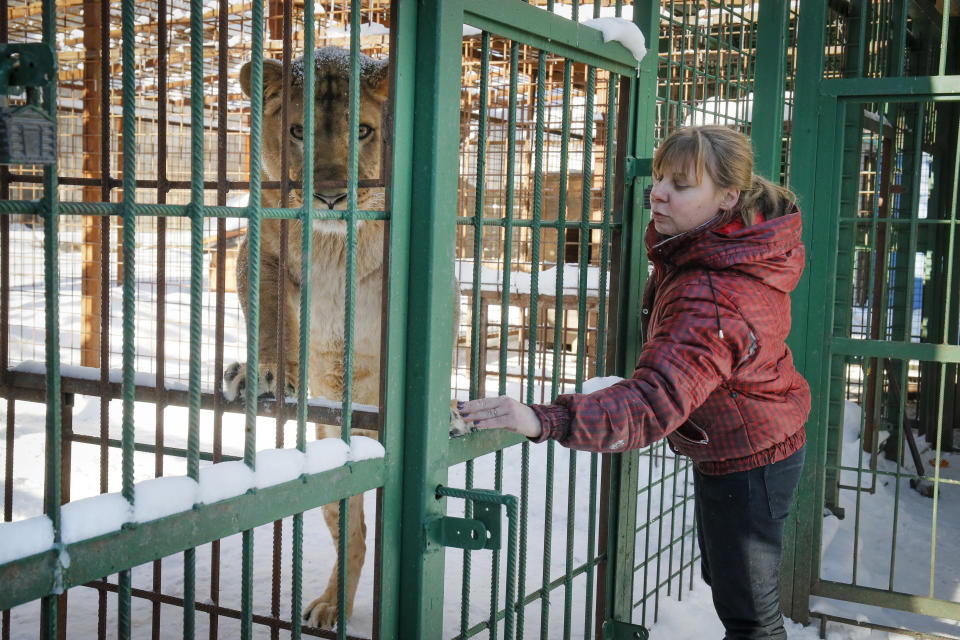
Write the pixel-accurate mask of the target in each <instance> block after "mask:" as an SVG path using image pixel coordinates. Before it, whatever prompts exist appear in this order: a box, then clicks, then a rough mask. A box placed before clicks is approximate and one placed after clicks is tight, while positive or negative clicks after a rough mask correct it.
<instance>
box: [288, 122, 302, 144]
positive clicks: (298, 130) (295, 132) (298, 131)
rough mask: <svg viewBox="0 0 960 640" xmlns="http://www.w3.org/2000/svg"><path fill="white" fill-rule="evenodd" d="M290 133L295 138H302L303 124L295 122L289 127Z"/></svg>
mask: <svg viewBox="0 0 960 640" xmlns="http://www.w3.org/2000/svg"><path fill="white" fill-rule="evenodd" d="M290 135H292V136H293V137H294V138H296V139H297V140H303V125H299V124H295V125H293V126H292V127H290Z"/></svg>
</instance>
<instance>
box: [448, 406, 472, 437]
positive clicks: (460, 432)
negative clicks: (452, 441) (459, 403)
mask: <svg viewBox="0 0 960 640" xmlns="http://www.w3.org/2000/svg"><path fill="white" fill-rule="evenodd" d="M471 431H474V429H473V427H471V426H470V425H468V424H467V423H466V422H465V421H464V419H463V418H462V417H461V416H460V412H459V411H457V408H456V406H451V407H450V437H451V438H457V437H459V436H465V435H467V434H468V433H470V432H471Z"/></svg>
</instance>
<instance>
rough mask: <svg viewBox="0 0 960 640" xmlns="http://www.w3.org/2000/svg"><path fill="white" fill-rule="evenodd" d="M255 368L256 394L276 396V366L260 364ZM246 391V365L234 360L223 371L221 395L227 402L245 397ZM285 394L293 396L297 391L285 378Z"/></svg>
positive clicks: (288, 379)
mask: <svg viewBox="0 0 960 640" xmlns="http://www.w3.org/2000/svg"><path fill="white" fill-rule="evenodd" d="M257 369H258V370H259V372H260V375H259V383H258V385H257V390H258V395H259V396H260V397H261V398H262V397H264V396H273V397H276V396H277V375H276V373H274V371H275V370H276V367H275V366H273V365H269V364H262V365H260V366H259V367H257ZM246 392H247V365H246V364H243V363H241V362H234V363H233V364H231V365H230V366H229V367H227V368H226V369H225V370H224V372H223V397H224V398H226V400H227V402H233V401H234V400H236V399H237V398H241V397H243V398H246ZM284 392H285V395H288V396H293V395H296V393H297V388H296V386H295V385H294V384H293V382H292V381H291V380H290V378H289V377H288V378H287V381H286V383H285V384H284Z"/></svg>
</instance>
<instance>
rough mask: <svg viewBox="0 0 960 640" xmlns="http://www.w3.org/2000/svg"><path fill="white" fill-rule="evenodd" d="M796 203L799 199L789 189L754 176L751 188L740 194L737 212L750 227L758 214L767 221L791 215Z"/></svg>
mask: <svg viewBox="0 0 960 640" xmlns="http://www.w3.org/2000/svg"><path fill="white" fill-rule="evenodd" d="M796 201H797V197H796V196H795V195H794V194H793V192H792V191H790V190H789V189H786V188H784V187H781V186H780V185H778V184H774V183H772V182H770V181H769V180H767V179H766V178H764V177H762V176H758V175H756V174H754V175H753V182H752V184H751V185H750V188H749V189H746V190H743V191H741V192H740V201H739V202H738V203H737V210H738V211H739V213H740V215H741V217H742V218H743V222H744V224H746V225H747V226H750V225H752V224H753V223H754V222H755V221H756V219H757V213H762V214H763V216H764V219H767V220H769V219H770V218H779V217H780V216H782V215H784V214H787V213H789V212H790V210H791V209H792V208H793V205H794V204H795V203H796Z"/></svg>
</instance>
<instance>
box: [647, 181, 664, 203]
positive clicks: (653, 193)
mask: <svg viewBox="0 0 960 640" xmlns="http://www.w3.org/2000/svg"><path fill="white" fill-rule="evenodd" d="M665 195H666V194H665V193H664V189H663V186H662V185H661V183H659V182H655V183H654V184H653V188H652V189H650V200H651V201H653V200H659V201H661V202H662V201H663V200H664V199H665V198H664V196H665Z"/></svg>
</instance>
